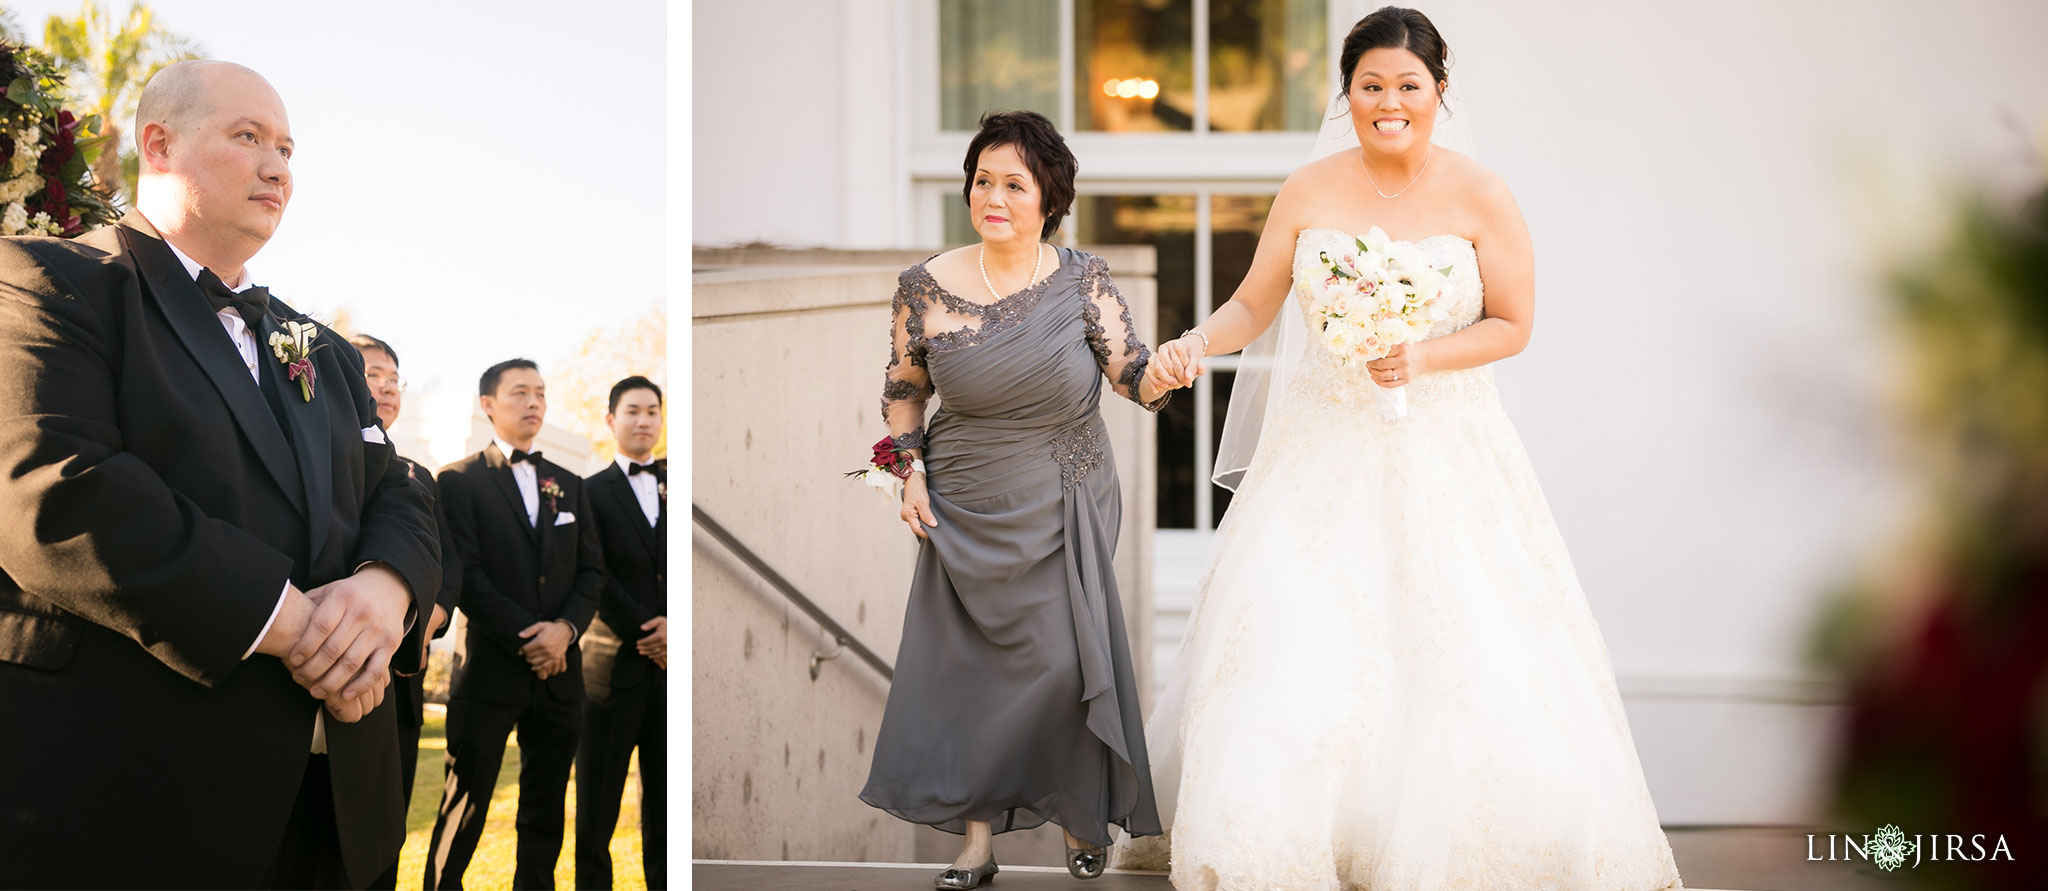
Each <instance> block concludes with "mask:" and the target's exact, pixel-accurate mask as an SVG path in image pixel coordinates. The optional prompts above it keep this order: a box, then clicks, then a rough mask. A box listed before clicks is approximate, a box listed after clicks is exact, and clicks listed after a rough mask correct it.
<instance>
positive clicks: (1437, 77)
mask: <svg viewBox="0 0 2048 891" xmlns="http://www.w3.org/2000/svg"><path fill="white" fill-rule="evenodd" d="M1376 49H1404V50H1407V51H1409V52H1411V53H1414V54H1415V56H1416V58H1419V59H1421V60H1422V67H1424V68H1427V69H1429V79H1430V80H1431V81H1433V82H1435V83H1436V85H1437V98H1438V99H1442V98H1443V85H1444V84H1447V83H1449V82H1450V80H1451V75H1450V72H1449V71H1448V69H1449V67H1450V64H1451V48H1450V47H1448V46H1445V45H1444V36H1443V35H1442V34H1440V33H1438V32H1437V30H1436V24H1435V23H1434V22H1431V21H1430V20H1429V16H1426V15H1423V14H1422V11H1421V10H1417V9H1407V8H1405V7H1400V6H1382V7H1380V8H1379V9H1377V10H1374V11H1373V13H1372V14H1371V15H1368V16H1366V17H1365V18H1362V19H1359V20H1358V24H1356V25H1352V26H1351V33H1349V34H1346V35H1345V36H1344V49H1343V51H1342V52H1341V53H1339V54H1338V56H1337V70H1338V71H1339V72H1342V73H1343V75H1344V83H1343V89H1342V91H1341V93H1342V94H1343V95H1349V94H1350V93H1351V73H1352V72H1353V71H1354V70H1356V69H1357V68H1358V59H1359V57H1360V56H1363V55H1365V54H1366V52H1367V51H1368V50H1376Z"/></svg>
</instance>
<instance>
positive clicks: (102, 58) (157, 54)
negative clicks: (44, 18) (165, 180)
mask: <svg viewBox="0 0 2048 891" xmlns="http://www.w3.org/2000/svg"><path fill="white" fill-rule="evenodd" d="M43 48H44V49H45V50H47V51H48V52H49V53H50V55H51V56H52V57H54V58H55V59H56V60H57V62H58V63H59V64H61V65H63V66H65V67H66V68H69V69H71V70H72V72H73V75H72V76H71V77H69V78H66V80H65V88H66V91H67V92H68V93H70V96H69V97H68V98H69V99H70V100H71V103H73V104H76V105H78V106H80V107H82V108H83V109H84V110H85V113H86V114H96V115H99V116H100V120H101V121H102V126H103V127H104V131H103V132H105V133H106V134H107V135H108V136H109V137H111V138H110V139H109V140H108V143H109V148H113V147H116V146H119V145H121V143H122V142H124V141H129V142H132V140H124V139H123V137H125V136H127V133H126V132H125V131H126V129H127V125H128V123H129V121H131V120H133V119H134V117H135V100H136V99H137V98H139V97H140V96H141V95H142V85H143V84H146V83H149V79H150V77H152V76H154V75H155V74H156V73H157V71H159V70H161V69H162V68H163V67H164V66H165V65H169V64H171V63H172V62H179V61H183V60H185V59H196V58H199V57H200V53H201V52H202V51H201V49H200V47H199V45H198V44H196V43H193V42H192V41H190V40H188V39H186V38H184V37H180V36H178V35H176V34H173V33H171V32H169V31H165V30H163V29H162V28H159V27H157V24H156V13H155V11H154V10H151V9H150V7H149V4H147V3H140V2H138V3H136V4H134V5H132V6H130V7H129V8H128V17H127V20H126V21H125V22H117V21H115V19H114V15H113V13H111V12H110V11H108V10H106V9H104V8H102V7H101V6H100V4H99V3H98V2H97V0H85V2H84V3H83V4H82V5H81V6H80V8H79V11H78V16H77V17H76V18H65V17H64V16H60V15H52V16H50V19H49V21H48V22H46V23H44V25H43ZM137 165H138V161H137V158H136V155H135V150H134V148H132V147H128V148H121V149H120V150H119V151H103V152H101V153H100V156H99V159H98V161H97V162H95V163H94V164H93V179H94V180H96V181H98V182H99V183H100V184H101V185H102V186H112V185H114V184H119V186H120V188H121V195H122V201H121V203H122V204H123V205H125V206H132V205H133V203H134V200H135V180H136V177H137V176H139V175H140V168H139V167H138V166H137Z"/></svg>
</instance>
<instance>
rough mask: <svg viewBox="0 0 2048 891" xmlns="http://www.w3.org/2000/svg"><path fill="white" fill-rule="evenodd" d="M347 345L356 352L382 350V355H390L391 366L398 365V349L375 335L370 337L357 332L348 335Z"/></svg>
mask: <svg viewBox="0 0 2048 891" xmlns="http://www.w3.org/2000/svg"><path fill="white" fill-rule="evenodd" d="M348 345H349V346H352V347H355V348H356V352H358V353H360V352H362V351H364V350H383V351H384V355H386V356H390V357H391V364H392V366H393V367H397V365H398V351H397V350H394V349H392V348H391V344H388V343H385V342H384V341H382V340H379V339H377V338H375V337H371V336H370V335H368V334H357V335H355V336H353V337H350V338H349V339H348ZM365 364H368V363H365Z"/></svg>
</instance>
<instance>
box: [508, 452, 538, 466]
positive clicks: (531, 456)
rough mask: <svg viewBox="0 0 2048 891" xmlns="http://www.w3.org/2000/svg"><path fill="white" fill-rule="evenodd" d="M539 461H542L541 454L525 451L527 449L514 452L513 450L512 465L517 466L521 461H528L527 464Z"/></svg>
mask: <svg viewBox="0 0 2048 891" xmlns="http://www.w3.org/2000/svg"><path fill="white" fill-rule="evenodd" d="M539 460H540V453H539V452H529V451H527V450H525V449H513V450H512V463H514V464H517V463H519V462H521V461H527V462H537V461H539Z"/></svg>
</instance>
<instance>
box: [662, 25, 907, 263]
mask: <svg viewBox="0 0 2048 891" xmlns="http://www.w3.org/2000/svg"><path fill="white" fill-rule="evenodd" d="M909 6H910V4H909V3H907V2H901V0H845V2H839V0H832V2H826V0H807V2H806V0H794V2H792V0H783V2H765V0H764V2H744V3H742V2H724V3H697V4H694V5H693V6H692V11H691V15H692V17H693V18H692V34H693V37H692V45H691V59H690V65H691V75H692V78H693V82H694V84H695V87H694V88H693V91H692V95H691V101H692V103H693V105H694V107H693V109H692V126H693V129H694V131H695V140H694V142H693V144H692V146H691V149H692V155H691V165H692V168H691V183H692V190H693V192H692V194H693V196H694V197H693V202H694V206H693V207H692V209H691V210H692V217H691V225H692V227H693V232H694V236H693V237H694V238H695V239H696V243H697V244H699V245H704V246H724V245H738V244H746V243H751V242H770V243H774V244H780V245H785V246H795V247H807V246H817V247H843V248H868V247H896V246H904V245H903V239H905V238H907V237H908V236H907V235H902V236H899V234H898V232H899V230H900V229H901V228H902V227H903V225H904V221H903V219H902V215H903V213H904V212H905V210H906V209H907V198H906V196H907V194H908V182H907V180H906V179H905V178H904V177H902V176H900V175H899V173H898V171H900V170H901V168H902V165H903V164H904V163H905V161H906V158H905V155H904V153H903V152H902V151H901V150H900V144H901V143H900V138H899V132H898V130H899V120H898V119H899V117H900V116H902V112H901V111H900V109H899V105H900V103H899V102H898V94H899V93H905V94H907V91H908V89H909V84H907V83H905V82H903V79H902V78H899V77H898V76H897V72H898V70H899V69H900V68H901V67H902V66H901V65H900V63H901V61H902V60H901V59H900V58H899V56H900V55H901V53H902V52H903V45H902V44H903V28H902V26H901V22H902V21H904V20H905V19H906V11H907V10H908V8H909Z"/></svg>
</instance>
